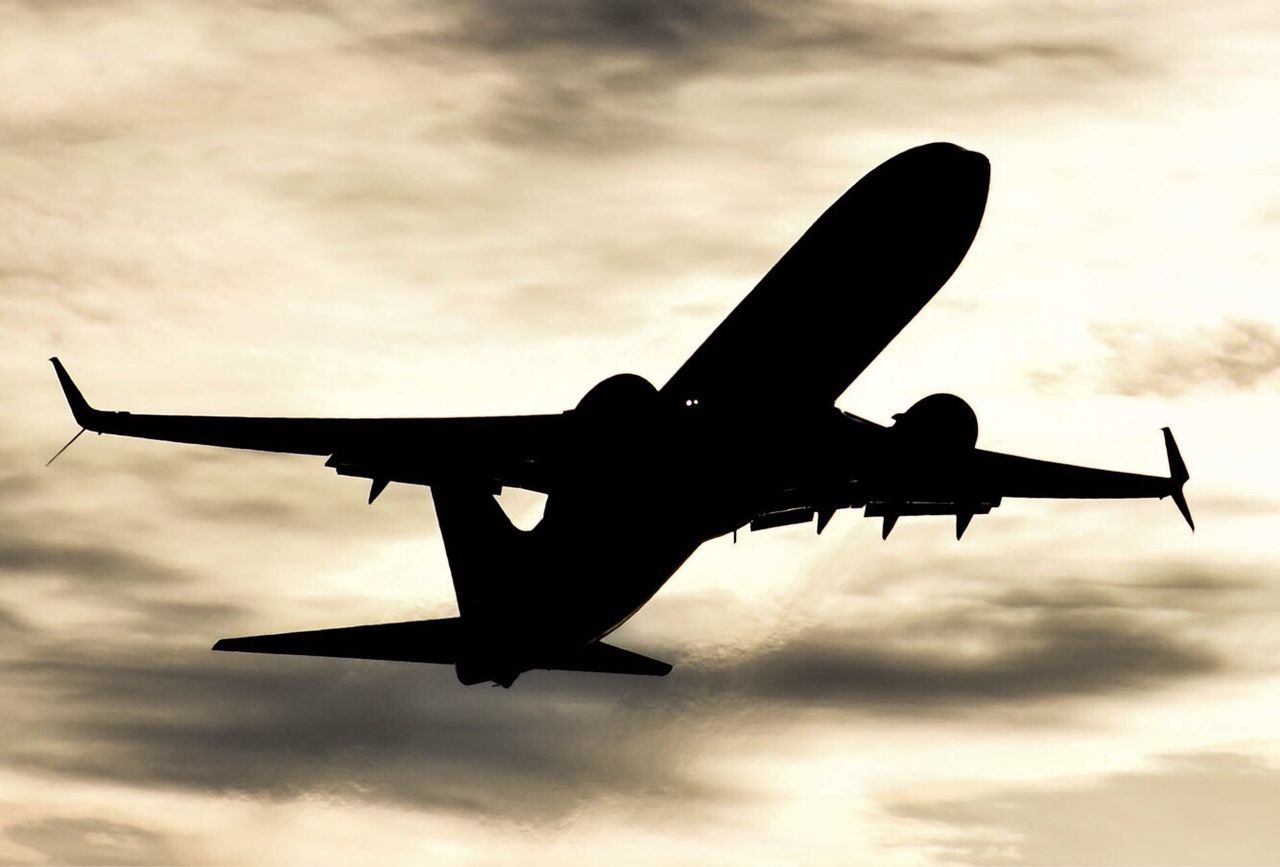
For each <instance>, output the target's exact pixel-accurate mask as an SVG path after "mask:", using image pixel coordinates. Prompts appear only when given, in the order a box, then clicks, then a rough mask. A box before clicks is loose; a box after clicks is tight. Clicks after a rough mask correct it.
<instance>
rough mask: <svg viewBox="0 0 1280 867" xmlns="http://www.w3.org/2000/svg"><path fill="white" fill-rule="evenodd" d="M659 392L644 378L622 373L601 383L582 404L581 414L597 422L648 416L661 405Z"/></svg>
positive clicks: (579, 405) (579, 404)
mask: <svg viewBox="0 0 1280 867" xmlns="http://www.w3.org/2000/svg"><path fill="white" fill-rule="evenodd" d="M657 399H658V389H656V388H655V387H654V385H653V383H651V382H650V381H649V380H647V379H645V378H644V377H643V376H637V375H636V374H634V373H619V374H617V375H616V376H611V377H609V378H608V379H605V380H601V381H600V382H598V383H596V385H594V386H592V388H591V390H590V391H588V392H587V393H586V394H585V395H583V397H582V400H580V401H578V407H577V411H578V412H580V413H582V414H583V415H589V416H593V417H597V418H632V417H634V416H637V415H646V414H648V413H649V412H651V411H652V410H653V407H654V405H655V404H657V402H658V400H657Z"/></svg>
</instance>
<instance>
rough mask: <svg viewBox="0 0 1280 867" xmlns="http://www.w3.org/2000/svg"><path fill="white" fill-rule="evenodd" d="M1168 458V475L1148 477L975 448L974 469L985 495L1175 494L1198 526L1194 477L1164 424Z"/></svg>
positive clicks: (1177, 502) (1130, 496)
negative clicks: (1192, 499)
mask: <svg viewBox="0 0 1280 867" xmlns="http://www.w3.org/2000/svg"><path fill="white" fill-rule="evenodd" d="M1162 432H1163V433H1164V445H1165V451H1166V453H1167V455H1168V459H1169V475H1168V476H1144V475H1139V474H1137V473H1121V472H1115V471H1113V470H1097V469H1093V468H1092V467H1078V466H1074V465H1072V464H1059V463H1054V462H1052V461H1041V460H1037V459H1035V458H1024V457H1019V456H1018V455H1006V454H1001V453H1000V452H990V451H986V450H984V449H974V454H973V458H972V464H971V465H970V469H969V473H970V477H971V478H972V479H973V484H974V490H975V491H976V492H978V493H980V495H981V496H982V497H985V498H987V499H990V498H991V497H995V498H996V500H997V502H998V500H999V498H1002V497H1028V498H1051V499H1074V500H1099V499H1107V500H1111V499H1140V498H1159V499H1164V498H1165V497H1172V498H1173V502H1174V504H1175V505H1176V506H1177V507H1178V511H1179V512H1181V513H1182V517H1183V518H1185V519H1186V521H1187V524H1188V525H1190V527H1191V529H1192V530H1194V529H1195V527H1196V525H1195V522H1194V521H1193V520H1192V519H1191V509H1190V507H1188V505H1187V500H1186V497H1185V496H1184V495H1183V493H1182V486H1183V485H1184V484H1186V482H1187V480H1188V479H1189V478H1190V475H1189V474H1188V473H1187V467H1186V464H1184V463H1183V461H1182V455H1181V454H1180V453H1179V451H1178V444H1177V442H1176V441H1174V438H1173V431H1171V430H1170V429H1169V428H1163V430H1162Z"/></svg>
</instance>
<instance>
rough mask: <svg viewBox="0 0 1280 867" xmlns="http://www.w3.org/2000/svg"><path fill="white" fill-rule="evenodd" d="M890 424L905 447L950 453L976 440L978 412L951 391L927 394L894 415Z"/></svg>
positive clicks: (966, 446)
mask: <svg viewBox="0 0 1280 867" xmlns="http://www.w3.org/2000/svg"><path fill="white" fill-rule="evenodd" d="M893 420H894V423H893V427H892V428H890V430H891V431H892V433H893V435H894V437H895V438H897V439H898V440H899V441H900V442H901V443H902V446H903V447H904V448H905V449H908V450H911V451H919V450H925V451H926V452H927V453H932V454H945V455H954V454H956V453H958V452H963V451H968V450H969V449H971V448H973V447H974V446H975V445H976V444H977V442H978V416H977V415H975V414H974V411H973V408H972V407H971V406H969V404H967V403H965V401H964V400H963V399H961V398H959V397H956V396H955V395H954V394H931V395H929V396H928V397H925V398H921V399H920V400H918V401H916V403H915V404H914V405H912V407H911V408H910V409H909V410H907V411H906V412H900V413H897V414H896V415H894V417H893Z"/></svg>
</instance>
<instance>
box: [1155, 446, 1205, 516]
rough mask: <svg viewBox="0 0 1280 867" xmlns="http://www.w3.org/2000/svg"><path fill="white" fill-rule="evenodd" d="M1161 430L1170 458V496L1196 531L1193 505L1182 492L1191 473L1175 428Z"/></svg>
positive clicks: (1166, 451)
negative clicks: (1176, 438) (1180, 447)
mask: <svg viewBox="0 0 1280 867" xmlns="http://www.w3.org/2000/svg"><path fill="white" fill-rule="evenodd" d="M1160 430H1161V432H1162V433H1163V434H1164V448H1165V453H1166V454H1167V455H1168V458H1169V496H1170V497H1172V498H1173V503H1174V505H1175V506H1177V507H1178V511H1179V512H1181V513H1182V517H1183V519H1184V520H1186V522H1187V526H1188V527H1190V528H1191V532H1193V533H1194V532H1195V531H1196V522H1195V521H1194V520H1192V518H1191V507H1190V506H1188V505H1187V497H1186V495H1185V494H1183V493H1182V486H1183V485H1185V484H1186V483H1187V481H1188V480H1189V479H1190V478H1191V474H1190V473H1188V472H1187V465H1186V463H1185V462H1184V461H1183V460H1182V453H1181V452H1180V451H1178V442H1177V440H1175V439H1174V438H1173V430H1172V429H1170V428H1167V427H1164V428H1161V429H1160Z"/></svg>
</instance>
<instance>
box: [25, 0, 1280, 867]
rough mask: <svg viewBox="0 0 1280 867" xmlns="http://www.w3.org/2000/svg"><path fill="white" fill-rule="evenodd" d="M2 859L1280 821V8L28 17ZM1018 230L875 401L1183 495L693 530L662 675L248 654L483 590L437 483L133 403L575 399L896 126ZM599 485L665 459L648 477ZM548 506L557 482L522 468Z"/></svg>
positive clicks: (725, 853) (1238, 850) (339, 409)
mask: <svg viewBox="0 0 1280 867" xmlns="http://www.w3.org/2000/svg"><path fill="white" fill-rule="evenodd" d="M0 34H3V37H0V39H2V42H3V51H0V140H2V146H0V208H2V211H0V215H2V217H3V219H0V323H3V329H4V331H3V334H4V338H5V339H4V340H3V341H2V342H0V359H3V367H2V368H0V370H3V394H4V398H5V403H6V411H5V413H4V414H3V417H0V516H2V517H0V660H2V661H0V703H2V704H3V707H4V711H3V712H0V862H5V863H17V864H42V863H97V864H108V863H132V864H149V863H196V864H199V863H203V864H239V863H264V862H271V863H288V862H320V861H328V862H335V863H336V862H341V863H351V864H362V863H367V864H374V863H376V864H386V863H393V864H394V863H412V864H420V863H427V862H429V863H433V864H491V863H513V862H520V863H533V864H569V865H574V864H582V865H586V864H596V863H599V862H600V861H601V860H602V859H605V858H607V859H608V860H609V862H610V863H613V864H623V865H625V864H652V863H670V864H700V863H707V862H711V863H742V864H790V863H795V864H844V863H877V864H886V865H938V864H974V865H1008V864H1091V865H1093V864H1102V865H1146V864H1170V863H1177V864H1194V865H1209V864H1233V865H1249V864H1272V863H1280V826H1277V824H1276V823H1275V816H1276V814H1277V812H1278V811H1280V738H1277V735H1276V732H1277V730H1280V666H1278V665H1277V662H1276V660H1277V659H1278V658H1280V574H1278V573H1277V566H1278V565H1280V554H1278V553H1277V551H1276V548H1275V544H1274V540H1275V538H1276V533H1275V531H1276V528H1277V520H1278V519H1280V459H1277V457H1276V453H1275V447H1276V436H1275V430H1276V427H1277V423H1278V422H1280V396H1278V394H1277V386H1278V385H1280V372H1278V371H1280V296H1278V295H1277V293H1276V291H1275V289H1274V285H1275V282H1276V279H1277V275H1278V274H1280V148H1278V147H1277V142H1280V114H1278V113H1277V112H1276V110H1275V107H1276V104H1277V99H1278V98H1280V17H1278V16H1277V14H1276V10H1275V5H1274V3H1273V2H1271V0H1256V2H1251V0H1237V2H1222V0H1203V2H1202V0H1180V2H1175V3H1167V2H1166V3H1155V2H1131V0H1121V2H1102V0H1099V2H1093V3H1072V4H1044V3H1032V2H999V0H992V2H985V0H984V2H972V3H964V4H961V3H955V2H948V0H909V2H896V0H895V2H892V3H891V2H888V0H883V2H852V3H837V2H821V0H803V2H794V3H787V4H774V3H765V2H752V0H711V2H692V0H674V2H666V3H643V2H636V0H597V2H590V0H554V2H542V3H536V4H535V3H519V2H500V0H481V2H458V3H408V2H396V0H386V2H363V3H350V4H339V3H332V4H324V3H315V4H307V3H291V2H279V3H270V2H263V3H249V2H227V3H218V4H206V3H197V2H187V0H177V2H147V0H139V2H106V3H94V4H81V3H75V2H68V3H37V2H32V3H30V4H23V3H18V4H13V3H8V4H5V5H3V6H0ZM934 140H950V141H955V142H957V143H959V144H961V145H963V146H966V147H969V148H972V149H974V150H979V151H981V152H983V153H985V154H987V155H988V156H989V157H990V159H991V161H992V164H993V178H992V191H991V197H990V201H989V204H988V208H987V214H986V218H985V221H984V225H983V228H982V230H981V231H980V233H979V235H978V239H977V241H976V242H975V244H974V247H973V249H972V251H971V253H970V255H969V258H968V260H967V261H966V262H965V264H964V265H963V266H962V267H961V268H960V270H959V271H958V272H957V274H956V275H955V277H954V278H953V279H952V281H951V282H950V283H949V284H948V286H947V287H946V288H945V289H944V290H943V291H942V292H941V293H940V295H939V296H938V298H937V299H936V300H935V301H934V302H933V303H932V304H931V305H929V307H928V308H927V309H926V310H925V311H924V312H923V313H922V314H921V315H920V316H919V317H918V318H917V320H916V321H915V322H914V323H913V324H912V325H911V326H910V327H909V328H908V329H907V331H906V332H905V333H904V334H903V335H902V336H901V337H900V338H899V339H898V340H897V341H896V342H895V343H894V344H893V345H892V346H891V347H890V348H889V349H888V350H887V351H886V352H885V353H884V354H883V355H882V356H881V357H880V358H879V360H877V362H876V363H875V364H874V365H873V366H872V367H871V368H870V369H868V370H867V372H866V373H865V374H864V375H863V376H862V377H861V378H860V379H859V380H858V382H857V383H855V384H854V385H853V386H852V387H851V388H850V389H849V391H848V392H847V393H846V394H845V395H844V397H843V398H842V399H841V401H840V404H841V405H842V406H843V407H845V408H847V409H849V410H851V411H854V412H857V413H859V414H861V415H864V416H866V417H869V418H872V419H876V420H880V421H887V420H888V417H889V416H890V415H891V414H892V413H894V412H898V411H900V410H902V409H904V408H905V407H907V406H909V405H910V404H911V403H912V402H913V401H914V400H915V399H917V398H918V397H920V396H922V395H924V394H927V393H930V392H935V391H952V392H956V393H959V394H961V395H963V396H965V397H966V398H967V399H968V400H969V401H970V402H971V403H972V404H973V406H974V407H975V409H976V410H977V413H978V416H979V419H980V421H981V424H982V433H981V436H980V444H982V445H985V446H987V447H990V448H997V449H1004V450H1010V451H1016V452H1021V453H1026V454H1033V455H1037V456H1040V457H1046V458H1054V459H1061V460H1070V461H1075V462H1082V463H1092V464H1095V465H1100V466H1105V467H1109V468H1116V469H1129V470H1133V471H1138V472H1149V473H1163V472H1164V469H1165V468H1164V453H1163V449H1162V447H1161V441H1160V435H1159V428H1160V427H1161V426H1162V425H1171V426H1172V427H1173V429H1174V430H1175V431H1176V432H1177V434H1178V439H1179V442H1180V444H1181V446H1182V451H1183V454H1184V456H1185V457H1186V460H1187V463H1188V465H1189V466H1190V469H1191V473H1192V482H1191V484H1190V485H1189V486H1188V495H1189V498H1190V500H1191V506H1192V509H1193V511H1194V513H1195V516H1196V519H1197V525H1198V527H1199V530H1198V531H1197V532H1196V533H1195V534H1194V535H1192V534H1190V533H1188V532H1187V529H1186V527H1185V526H1184V525H1183V523H1182V521H1181V519H1180V518H1179V516H1178V515H1177V513H1176V511H1175V510H1174V508H1173V507H1172V506H1171V505H1170V504H1169V503H1168V502H1163V503H1161V502H1145V501H1143V502H1129V503H1105V502H1102V503H1074V504H1072V503H1067V504H1035V503H1023V502H1017V501H1012V502H1007V503H1006V505H1005V506H1003V507H1002V508H1001V509H1000V510H998V511H997V512H995V513H994V514H993V515H991V516H990V517H985V518H981V517H980V518H979V519H978V520H977V521H975V523H974V525H973V527H971V528H970V530H969V532H968V534H967V535H966V537H965V539H964V541H963V543H961V544H957V543H956V542H955V540H954V538H953V533H952V527H951V525H950V522H949V521H948V520H946V519H938V518H920V519H915V520H912V519H904V520H903V521H902V522H901V523H900V524H899V526H898V528H897V530H896V531H895V533H894V535H893V536H892V537H891V538H890V539H889V540H888V541H887V542H881V541H880V539H879V525H878V522H876V521H866V520H863V519H862V518H861V517H860V516H859V515H857V514H853V513H848V512H846V513H841V514H840V515H838V516H837V517H836V519H835V520H834V522H833V523H832V525H831V527H830V529H829V530H828V531H827V532H826V533H824V534H823V536H822V537H821V538H815V537H814V536H813V531H812V528H811V527H798V528H786V529H782V530H776V531H771V532H769V533H761V534H755V535H752V534H744V535H743V536H742V537H741V538H740V541H739V543H738V544H737V545H736V546H735V545H733V544H731V543H730V542H729V540H728V539H725V540H719V541H716V542H713V543H710V544H708V545H706V546H704V548H703V549H702V550H700V551H699V552H698V553H697V554H696V555H695V556H694V557H693V559H692V560H691V561H690V562H689V563H688V564H686V566H685V567H684V568H683V569H682V570H681V572H680V573H678V574H677V576H676V577H675V578H674V579H673V580H672V582H671V583H670V584H669V585H668V586H667V587H666V588H665V589H664V590H663V591H662V592H661V593H660V594H659V595H658V597H657V598H656V599H655V600H654V601H653V603H652V604H651V605H650V606H649V607H648V608H646V609H645V610H644V611H642V612H641V613H640V614H639V615H638V616H637V617H636V618H635V619H634V620H633V621H632V622H631V623H629V624H628V625H627V626H626V627H624V628H623V630H622V631H621V632H620V633H619V634H618V643H620V644H622V645H624V646H628V647H634V648H636V649H638V650H641V651H644V652H648V653H651V654H653V655H655V656H658V657H660V658H663V659H669V660H671V661H673V662H675V663H676V665H677V667H676V670H675V671H674V673H673V674H672V675H671V676H670V677H668V678H666V679H663V680H656V681H654V680H639V679H636V680H628V679H621V678H609V677H602V676H593V675H574V674H564V673H558V674H557V673H545V672H543V673H533V674H529V675H526V676H524V677H522V678H521V679H520V681H519V682H518V683H517V684H516V686H515V688H513V689H512V690H510V691H506V690H498V689H490V688H486V687H473V688H469V689H468V688H464V687H461V686H459V685H458V684H457V683H456V681H455V679H454V676H453V673H452V671H451V670H449V669H446V668H435V667H414V666H408V665H396V664H377V663H363V662H343V661H333V660H307V659H288V658H271V657H261V658H255V657H239V656H237V655H231V654H228V655H222V654H212V653H210V652H209V651H208V647H209V645H210V644H211V643H212V642H213V641H214V640H215V639H217V638H219V637H222V636H228V635H240V634H252V633H256V632H274V631H283V630H288V629H306V628H318V627H324V626H334V625H342V624H348V623H362V622H378V621H391V620H404V619H410V618H415V617H432V616H445V615H448V614H450V613H452V611H453V610H454V602H453V597H452V589H451V586H450V583H449V578H448V571H447V566H446V563H445V559H444V554H443V550H442V548H441V545H440V539H439V537H438V534H437V532H436V528H435V518H434V514H433V512H432V508H431V504H430V498H429V496H428V494H427V492H426V491H425V490H423V489H421V488H410V487H406V486H399V485H393V486H392V487H391V488H390V489H389V490H388V491H387V492H386V493H385V494H384V495H383V496H382V497H381V498H380V499H379V501H378V502H377V504H376V506H374V507H372V508H370V507H368V506H366V505H365V504H364V500H365V496H366V492H367V489H366V487H365V484H364V483H362V482H360V481H358V480H352V479H345V478H338V477H336V476H334V475H333V474H332V473H331V472H330V471H328V470H326V469H324V467H323V466H322V465H321V464H322V461H320V460H318V459H310V458H304V457H289V456H268V455H259V454H237V453H223V452H219V451H216V450H202V449H198V448H194V447H186V446H178V445H171V444H164V443H146V442H132V441H128V440H114V439H111V438H102V439H98V438H94V437H89V438H85V439H83V440H82V441H81V442H80V443H78V444H77V445H76V446H75V447H74V448H73V449H72V450H70V451H69V452H68V453H67V454H66V455H65V456H64V457H63V458H61V459H60V460H59V461H58V463H56V464H54V465H53V466H52V467H51V468H49V469H44V468H43V463H44V461H45V460H47V459H48V457H49V456H50V455H51V454H52V453H53V452H54V451H55V450H56V449H57V448H58V447H59V446H60V445H61V444H62V442H63V441H65V439H66V438H67V437H68V436H70V434H72V433H74V431H75V426H74V424H73V422H72V420H71V418H70V414H69V413H68V411H67V409H66V406H65V404H64V403H63V400H62V396H61V394H60V392H59V391H58V389H57V386H56V383H55V380H54V377H53V374H52V371H51V370H50V369H49V365H48V363H47V361H46V359H47V358H48V357H49V356H50V355H54V354H57V355H60V356H61V357H62V358H63V360H64V361H65V362H66V364H67V366H68V367H69V368H70V370H71V371H72V373H73V374H75V376H76V377H77V379H78V381H79V382H80V384H81V385H82V387H83V388H84V389H85V391H86V393H87V394H88V395H89V397H90V399H91V400H93V401H94V402H95V403H97V404H99V405H101V406H104V407H108V408H127V409H132V410H135V411H153V412H190V413H229V414H255V413H257V414H274V415H408V416H429V415H459V414H503V413H515V412H555V411H559V410H562V409H566V408H568V407H570V406H572V405H573V404H574V403H576V402H577V400H578V398H579V397H580V396H581V395H582V394H583V393H584V392H585V391H586V390H587V389H588V388H589V387H590V386H591V385H593V384H594V383H595V382H596V381H598V380H600V379H602V378H604V377H605V376H607V375H610V374H613V373H616V372H619V371H631V372H635V373H639V374H641V375H643V376H646V377H647V378H649V379H650V380H652V381H654V382H656V383H659V384H661V383H662V382H664V381H665V380H666V378H667V377H668V376H670V374H671V373H672V372H674V370H675V369H676V368H677V367H678V366H679V364H680V363H681V361H682V360H683V359H684V358H685V357H686V356H687V355H688V354H689V353H690V352H691V351H692V350H693V349H694V348H695V347H696V346H697V345H698V343H699V342H700V340H701V338H702V337H703V336H704V335H705V334H706V333H707V332H709V331H710V329H711V328H713V327H714V326H715V324H716V323H717V322H718V321H719V320H720V318H721V317H722V316H723V315H724V314H725V313H726V312H727V311H728V310H729V309H730V308H731V307H732V306H733V305H734V304H735V303H737V301H738V300H739V299H740V298H741V297H742V296H743V295H744V294H745V293H746V292H747V291H748V290H749V289H750V288H751V286H752V285H753V284H754V282H755V280H756V279H758V277H759V276H760V275H761V274H763V273H764V271H765V270H766V269H767V268H768V267H769V266H770V265H771V264H772V263H773V261H774V260H776V258H777V257H778V256H779V255H781V253H782V252H783V251H784V250H785V249H786V247H787V246H788V245H789V244H790V243H791V242H792V241H793V240H794V239H795V238H796V237H798V236H799V234H800V233H801V232H802V231H803V230H804V229H805V228H806V227H807V226H808V225H809V223H810V222H811V221H812V220H813V219H815V218H816V217H817V215H818V214H819V213H821V211H822V210H823V208H824V207H825V206H826V205H827V204H829V203H830V202H831V201H832V200H834V199H835V198H836V197H837V196H838V195H839V194H840V193H841V192H843V191H844V190H845V189H846V188H847V187H848V186H849V185H850V184H851V183H853V181H855V180H856V179H857V178H858V177H860V176H861V175H862V174H863V173H865V172H866V171H868V170H869V169H870V168H872V167H873V166H874V165H876V164H877V163H879V162H880V161H882V160H884V159H886V158H887V157H889V156H891V155H893V154H894V153H896V152H898V151H900V150H903V149H905V148H907V147H910V146H913V145H916V144H920V143H923V142H927V141H934ZM615 494H616V496H619V497H625V496H626V492H625V491H624V490H619V491H616V492H615ZM503 502H504V505H505V506H507V507H508V508H509V510H510V511H511V512H512V514H514V515H516V516H517V517H518V519H519V520H520V521H522V522H525V523H526V524H527V523H528V522H530V521H533V520H536V513H537V509H538V507H539V504H538V503H537V502H536V499H535V498H534V497H532V496H530V495H525V496H515V495H505V496H504V498H503Z"/></svg>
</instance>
